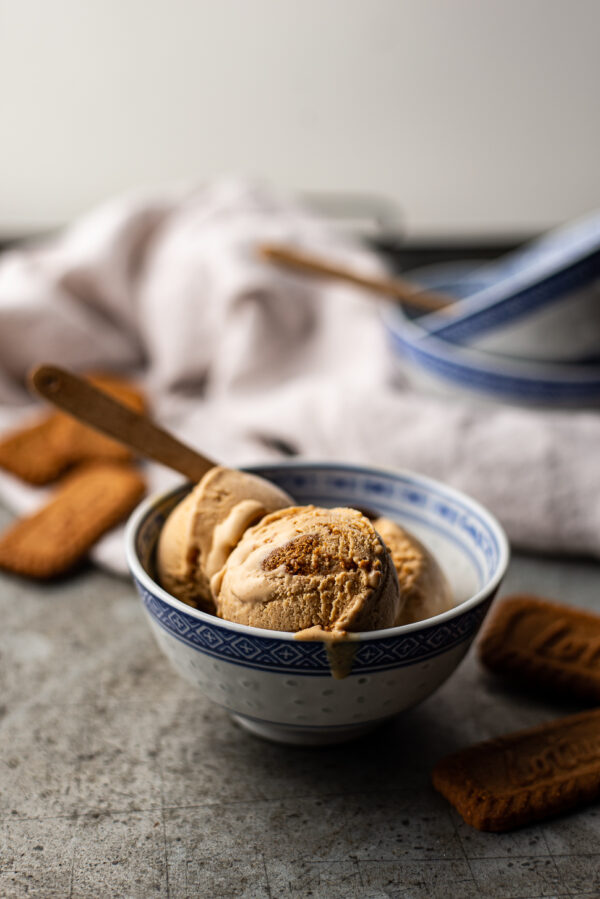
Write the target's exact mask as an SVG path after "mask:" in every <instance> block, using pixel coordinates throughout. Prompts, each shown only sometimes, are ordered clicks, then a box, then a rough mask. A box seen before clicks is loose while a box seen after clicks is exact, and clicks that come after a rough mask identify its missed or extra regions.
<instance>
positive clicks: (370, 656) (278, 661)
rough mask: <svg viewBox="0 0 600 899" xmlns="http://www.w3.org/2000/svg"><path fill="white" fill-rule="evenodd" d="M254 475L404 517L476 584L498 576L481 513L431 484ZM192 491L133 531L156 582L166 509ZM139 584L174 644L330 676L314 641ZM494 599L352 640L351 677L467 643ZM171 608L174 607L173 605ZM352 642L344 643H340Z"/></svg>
mask: <svg viewBox="0 0 600 899" xmlns="http://www.w3.org/2000/svg"><path fill="white" fill-rule="evenodd" d="M248 470H249V471H255V472H256V473H258V474H260V475H261V476H262V477H265V478H267V479H268V480H271V481H273V482H274V483H276V484H277V485H278V486H280V487H282V488H283V489H284V490H287V491H288V492H289V493H291V495H292V496H294V498H295V499H296V500H297V501H298V502H299V503H307V502H313V503H316V504H319V505H325V506H334V505H338V504H341V503H344V504H346V503H347V502H348V497H349V496H351V497H352V502H353V504H354V505H357V506H359V507H365V508H373V509H375V510H376V511H377V513H378V514H383V515H385V514H389V515H391V516H392V517H393V516H394V515H399V514H401V515H402V518H403V519H409V520H412V521H414V522H421V523H426V524H427V526H428V527H429V528H430V529H433V530H435V531H437V532H438V533H440V534H443V536H444V538H445V539H446V540H448V541H450V542H453V543H455V544H456V545H458V546H459V547H460V550H461V552H462V553H463V554H464V555H465V556H467V557H468V558H469V560H470V562H471V564H472V566H473V569H474V570H475V571H477V573H478V580H479V583H480V586H483V585H484V584H486V583H488V582H489V581H490V580H491V579H492V578H493V577H494V575H495V574H496V572H497V570H498V568H499V565H500V560H501V555H502V553H501V547H500V546H499V545H498V540H497V538H496V535H495V534H494V531H493V529H492V528H491V527H490V525H489V523H488V521H486V519H485V515H484V514H479V512H478V511H477V509H476V508H473V507H472V506H467V505H466V504H465V503H464V502H463V501H462V499H461V497H460V495H455V494H454V493H453V492H452V491H446V490H445V489H444V488H443V486H442V485H437V484H436V483H435V482H429V481H427V483H426V484H425V483H424V484H419V482H418V481H415V479H414V478H411V477H410V476H403V475H401V474H397V473H388V472H385V471H373V470H372V469H361V468H358V467H356V466H341V465H339V464H338V465H334V464H332V465H327V464H322V463H321V464H315V465H311V464H310V463H306V464H300V463H295V464H294V465H293V466H289V467H288V466H285V465H273V466H271V467H266V466H260V467H256V468H255V469H248ZM188 490H189V487H188V486H184V487H182V488H181V490H179V491H177V492H175V493H173V494H170V495H168V496H166V497H162V498H161V499H160V500H158V501H157V502H156V503H155V504H154V505H153V506H151V507H150V508H149V509H148V511H147V513H146V515H145V517H144V518H143V520H142V521H141V522H140V524H139V526H138V529H137V536H136V548H137V555H138V558H139V559H140V562H141V564H142V567H143V568H144V569H145V570H146V572H147V573H148V574H149V575H150V576H151V577H152V578H154V552H155V547H156V542H157V539H158V535H159V533H160V530H161V528H162V525H163V523H164V521H165V519H166V517H167V515H168V514H169V512H170V510H171V508H173V506H174V505H175V503H177V502H178V501H179V500H180V499H181V498H182V497H183V496H184V495H185V493H186V492H187V491H188ZM136 586H137V588H138V591H139V593H140V596H141V597H142V600H143V602H144V604H145V607H146V609H147V611H148V613H149V614H150V615H151V616H152V619H153V621H154V622H155V623H156V624H157V625H159V626H160V627H161V628H162V629H164V630H165V631H167V632H168V633H169V634H171V635H172V636H173V637H175V638H176V639H177V640H179V641H180V642H182V643H185V644H186V645H188V646H190V647H193V648H194V649H195V650H198V651H200V652H202V653H204V654H206V655H208V656H213V657H214V658H219V659H222V660H227V661H228V662H231V663H233V664H236V665H241V666H243V667H246V668H254V669H259V670H263V671H273V672H276V673H281V674H291V673H295V674H304V675H319V676H329V673H330V662H329V660H328V657H327V651H326V649H325V647H324V645H323V644H322V643H319V642H299V641H295V640H293V638H292V639H290V637H289V635H286V634H283V633H282V635H281V638H278V639H276V638H272V637H268V636H261V635H255V634H249V633H248V632H247V631H246V632H244V633H240V632H239V631H237V630H235V629H232V628H231V627H230V626H227V624H226V623H223V622H222V621H221V620H220V619H218V618H213V617H212V616H209V615H205V614H203V613H197V612H195V611H194V612H191V611H190V612H189V613H188V612H187V611H186V610H185V607H184V606H183V604H182V603H178V602H177V601H176V600H173V601H171V602H166V601H165V600H164V599H162V598H161V597H160V596H158V595H156V594H155V593H153V592H150V591H149V590H148V589H147V588H146V587H145V586H144V585H143V584H141V583H140V582H139V580H138V579H136ZM492 598H493V597H492V596H490V597H488V598H487V599H486V600H485V601H484V602H482V603H480V604H478V605H476V606H474V607H473V608H470V609H466V610H465V611H464V612H463V613H462V614H458V615H455V616H453V617H452V618H449V619H447V620H445V621H441V622H438V623H432V624H427V622H424V624H423V626H422V627H420V628H416V629H414V630H410V631H408V632H406V633H402V634H398V635H394V636H387V637H381V638H378V637H377V636H372V637H366V638H365V637H364V635H362V636H361V639H360V640H357V641H356V643H355V646H356V651H355V655H354V659H353V663H352V675H356V674H364V673H365V672H376V671H386V670H388V669H395V668H399V667H402V666H405V665H411V664H414V662H415V661H416V660H418V661H425V660H427V659H430V658H433V657H435V656H437V655H440V654H442V653H445V652H447V651H448V650H449V649H451V648H452V647H454V646H457V645H459V644H460V643H462V642H464V641H465V640H470V639H471V638H472V637H473V635H474V634H475V633H476V632H477V630H478V628H479V626H480V624H481V621H482V620H483V618H484V616H485V614H486V612H487V609H488V607H489V604H490V602H491V600H492ZM175 605H176V607H174V606H175ZM345 645H349V644H345Z"/></svg>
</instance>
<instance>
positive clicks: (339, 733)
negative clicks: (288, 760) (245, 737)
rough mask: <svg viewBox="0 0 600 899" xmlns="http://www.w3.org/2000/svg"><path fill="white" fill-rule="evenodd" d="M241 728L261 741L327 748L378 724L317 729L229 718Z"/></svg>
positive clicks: (252, 719) (354, 737)
mask: <svg viewBox="0 0 600 899" xmlns="http://www.w3.org/2000/svg"><path fill="white" fill-rule="evenodd" d="M231 717H232V718H233V720H234V721H237V723H238V724H239V725H241V727H243V728H244V729H245V730H247V731H249V732H250V733H251V734H254V736H256V737H261V738H262V739H263V740H271V741H272V742H275V743H288V744H292V745H294V746H327V745H329V744H331V743H345V742H346V741H347V740H354V739H356V737H362V735H363V734H366V733H368V732H369V731H370V730H373V729H374V728H375V727H377V725H378V724H379V722H374V723H373V722H371V723H369V724H359V725H358V726H356V727H332V728H327V727H323V728H321V727H319V728H315V729H312V728H304V727H292V726H286V725H284V724H270V723H267V722H265V721H256V720H255V719H254V718H246V717H244V715H233V714H232V716H231Z"/></svg>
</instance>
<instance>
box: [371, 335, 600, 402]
mask: <svg viewBox="0 0 600 899" xmlns="http://www.w3.org/2000/svg"><path fill="white" fill-rule="evenodd" d="M386 330H387V333H388V339H389V340H390V342H391V345H392V351H393V352H394V354H395V355H397V356H399V357H400V359H404V358H408V359H410V360H411V361H412V362H413V363H414V364H416V365H417V366H419V367H421V368H423V369H425V370H427V371H431V372H434V373H435V374H437V375H439V376H440V377H441V378H443V379H445V380H448V381H451V382H453V383H455V384H458V385H460V386H463V387H467V388H469V389H471V390H477V391H479V392H481V393H483V394H486V393H487V394H493V395H496V396H498V397H503V398H506V399H513V400H517V401H519V400H520V401H522V400H530V401H543V402H546V403H567V404H568V403H570V402H573V401H579V402H589V403H598V402H600V375H599V374H597V373H596V372H594V371H592V372H591V373H589V369H588V371H581V370H577V369H576V367H575V366H569V367H568V370H565V375H564V377H563V378H560V377H559V376H557V375H552V376H548V377H533V376H531V377H528V376H526V375H522V374H521V375H519V374H508V373H507V372H505V371H501V370H499V369H497V368H496V369H491V368H484V367H483V366H480V365H477V364H475V363H473V362H470V361H468V360H465V359H464V357H463V358H459V356H460V354H459V353H458V352H457V351H456V349H455V348H454V347H451V346H449V347H448V349H446V348H445V347H443V348H442V347H434V345H433V340H432V341H431V342H429V341H427V342H426V339H424V340H423V341H422V342H418V345H417V341H413V340H411V339H410V338H409V337H408V336H406V335H401V334H400V333H399V332H398V331H396V330H395V329H394V327H393V326H392V325H390V324H389V321H386ZM440 343H441V341H440ZM553 367H554V368H556V364H555V365H554V366H553Z"/></svg>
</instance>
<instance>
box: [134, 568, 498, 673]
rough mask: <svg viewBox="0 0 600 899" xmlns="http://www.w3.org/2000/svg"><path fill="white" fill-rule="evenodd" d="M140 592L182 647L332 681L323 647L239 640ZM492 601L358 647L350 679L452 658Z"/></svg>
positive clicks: (155, 618)
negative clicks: (446, 656)
mask: <svg viewBox="0 0 600 899" xmlns="http://www.w3.org/2000/svg"><path fill="white" fill-rule="evenodd" d="M136 586H137V589H138V591H139V594H140V596H141V597H142V600H143V602H144V606H145V607H146V610H147V612H148V614H149V615H150V616H151V618H152V619H153V621H155V622H156V623H157V624H158V625H159V626H160V627H161V628H162V629H163V630H165V631H166V632H167V633H168V634H170V636H172V637H175V639H176V640H179V642H181V643H184V644H185V645H186V646H190V647H191V648H192V649H195V650H198V651H199V652H202V653H204V654H205V655H207V656H211V657H212V658H215V659H220V660H221V661H226V662H230V663H231V664H233V665H240V666H241V667H243V668H251V669H255V670H258V671H272V672H276V673H278V674H296V675H299V674H302V675H308V676H317V677H323V676H329V675H330V670H331V669H330V665H329V661H328V659H327V653H326V651H325V648H324V645H323V644H322V643H312V642H304V641H297V642H295V641H286V642H282V641H281V640H276V639H273V638H270V637H259V636H254V635H248V634H240V633H238V632H236V631H232V630H229V629H228V628H224V627H220V626H219V624H218V619H217V618H215V623H214V624H213V623H212V622H211V623H210V624H209V623H208V622H206V621H200V620H199V619H198V618H196V617H194V616H192V615H188V614H186V613H185V612H182V611H180V610H179V609H174V608H173V607H172V606H170V605H169V604H168V603H166V602H164V601H163V600H161V599H159V598H158V597H157V596H154V595H153V594H151V593H149V592H148V590H146V589H145V587H144V586H143V585H142V584H141V583H140V582H139V581H137V580H136ZM491 601H492V597H491V596H490V597H489V598H488V599H486V600H485V601H484V602H483V603H481V604H480V605H478V606H476V607H475V608H473V609H469V610H468V611H466V612H465V613H464V614H463V615H459V616H458V617H456V618H452V619H450V620H449V621H446V622H443V623H440V624H437V625H430V626H429V627H425V628H423V629H422V630H415V631H410V632H409V633H407V634H403V635H399V636H396V637H384V638H383V639H382V640H369V641H364V642H360V641H356V646H357V649H356V654H355V656H354V660H353V664H352V672H351V675H350V676H354V675H357V674H365V673H367V672H378V671H389V670H392V669H396V668H402V667H405V666H407V665H412V664H413V663H414V662H415V661H417V660H418V661H419V662H421V661H423V662H424V661H427V660H428V659H432V658H435V657H436V656H438V655H441V654H442V653H445V652H447V651H448V650H449V649H452V648H454V647H455V646H458V645H459V644H460V643H463V642H464V641H465V640H468V639H470V638H471V637H472V635H473V634H474V633H476V632H477V630H478V629H479V626H480V624H481V622H482V621H483V618H484V616H485V614H486V612H487V610H488V608H489V605H490V603H491Z"/></svg>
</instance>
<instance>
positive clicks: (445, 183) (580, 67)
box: [0, 0, 600, 233]
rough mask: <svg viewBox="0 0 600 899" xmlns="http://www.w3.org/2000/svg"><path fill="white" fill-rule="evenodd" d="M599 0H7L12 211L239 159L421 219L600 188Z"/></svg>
mask: <svg viewBox="0 0 600 899" xmlns="http://www.w3.org/2000/svg"><path fill="white" fill-rule="evenodd" d="M599 37H600V2H599V0H0V104H1V108H0V113H1V115H0V232H3V233H10V232H11V231H23V230H28V229H32V230H36V229H38V228H40V227H46V226H48V225H54V224H57V223H61V222H63V221H66V220H68V219H70V218H72V217H73V216H74V215H75V214H77V213H78V212H80V211H82V210H84V209H85V208H87V207H89V206H90V205H92V204H94V203H95V202H97V201H98V200H100V199H102V198H104V197H106V196H107V195H109V194H112V193H115V192H118V191H121V190H123V189H126V188H129V187H132V186H138V185H145V184H156V183H160V182H163V181H173V180H176V181H181V180H185V179H192V180H196V181H197V180H204V179H206V178H207V177H212V176H215V175H218V174H222V173H227V172H231V171H234V172H249V173H256V174H262V175H266V176H267V177H269V178H271V179H272V180H273V181H275V182H276V183H278V184H281V185H282V186H286V187H288V186H289V187H297V188H302V189H307V190H328V191H330V190H340V191H345V190H349V191H365V192H368V193H381V194H383V195H386V196H389V197H391V198H393V199H394V200H396V201H397V202H398V203H399V204H400V205H401V206H402V208H403V209H404V211H405V215H406V218H407V220H408V224H409V227H410V230H411V231H412V232H414V233H419V232H420V233H440V232H446V231H451V232H473V231H476V230H478V229H482V230H484V231H487V232H499V231H505V230H510V229H513V228H515V229H519V230H523V229H525V230H526V229H529V228H539V227H544V226H546V225H549V224H552V223H554V222H556V221H559V220H562V219H566V218H569V217H571V216H574V215H577V214H579V213H582V212H585V211H587V210H589V209H591V208H593V207H595V206H600V96H599V95H600V52H599V50H598V41H599Z"/></svg>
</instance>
